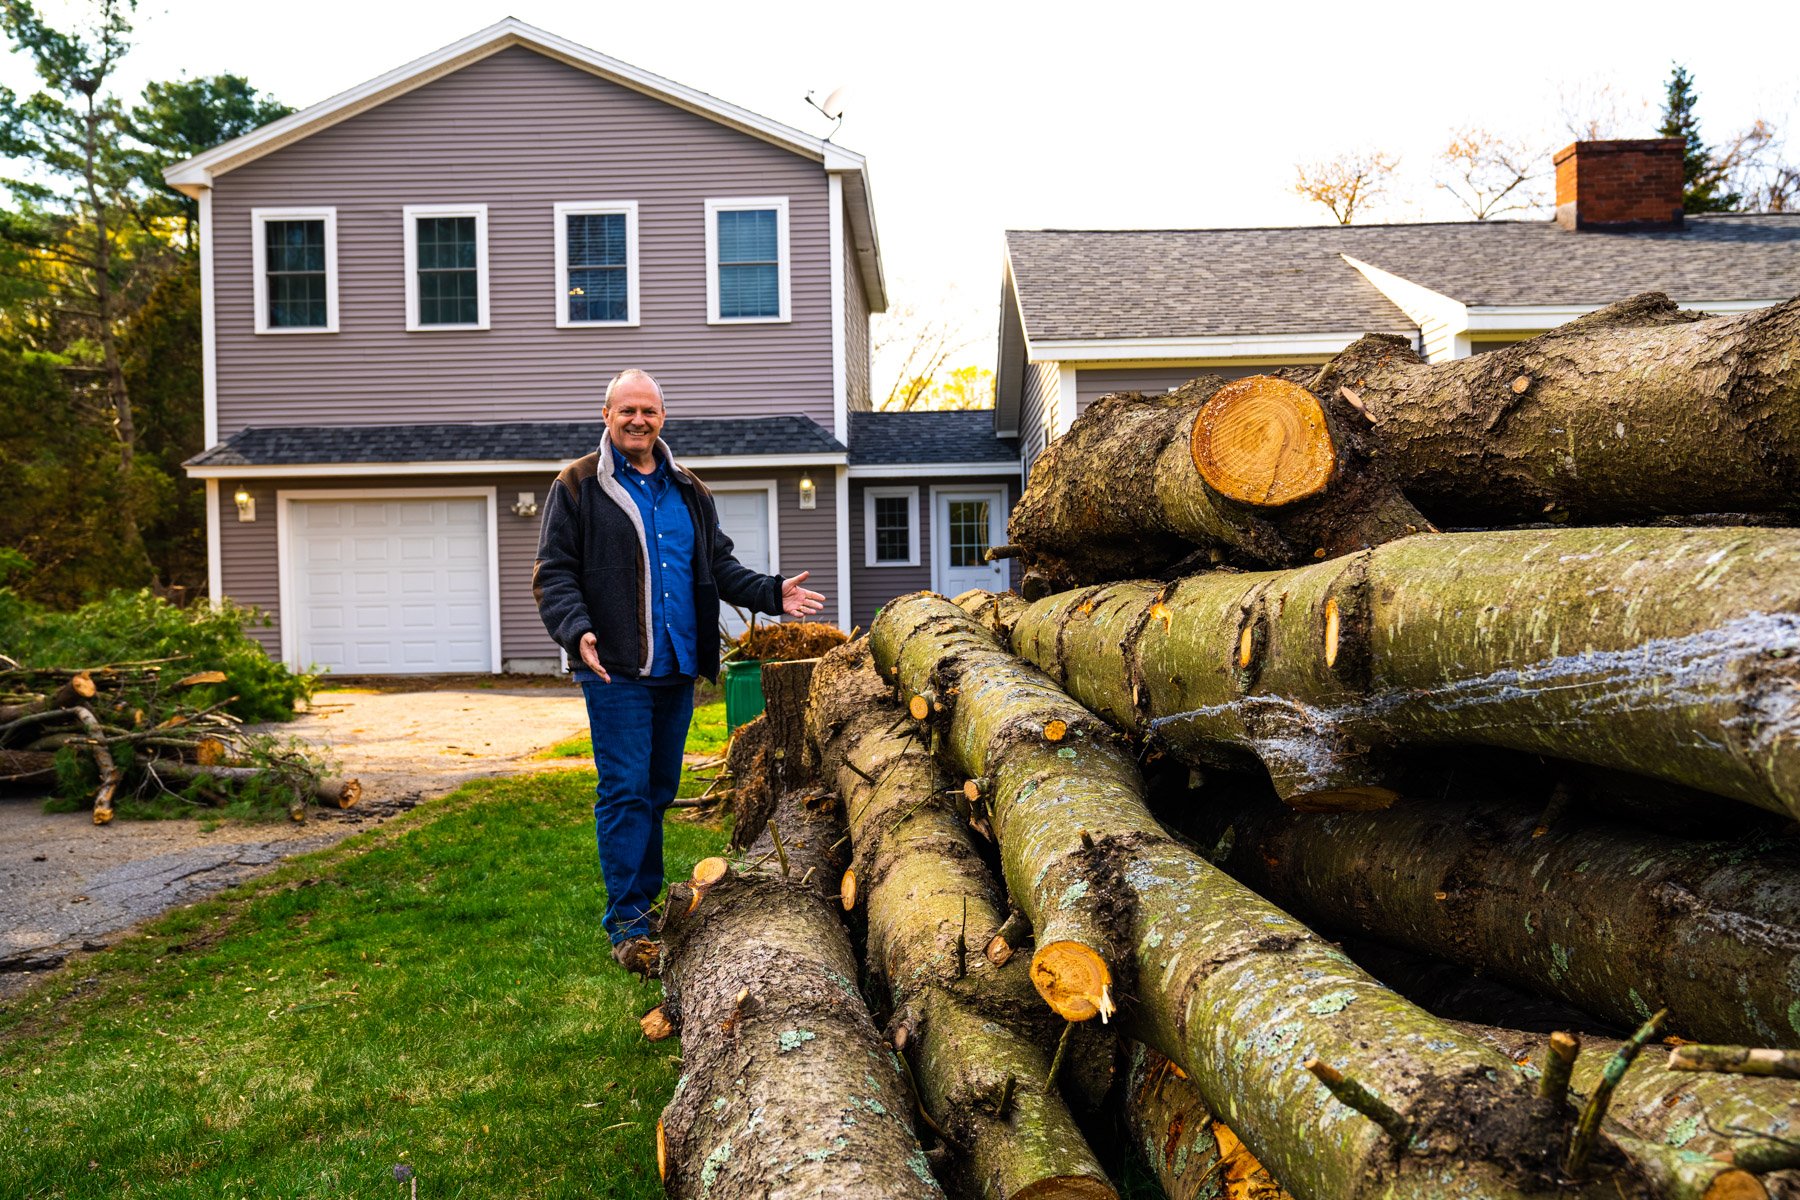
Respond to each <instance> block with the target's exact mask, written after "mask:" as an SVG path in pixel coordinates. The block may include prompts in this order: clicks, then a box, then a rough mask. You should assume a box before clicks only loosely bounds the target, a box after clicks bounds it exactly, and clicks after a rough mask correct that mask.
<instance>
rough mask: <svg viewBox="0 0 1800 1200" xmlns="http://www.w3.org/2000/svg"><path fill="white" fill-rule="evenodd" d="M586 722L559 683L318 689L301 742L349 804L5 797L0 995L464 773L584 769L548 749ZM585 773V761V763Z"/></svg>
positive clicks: (439, 791)
mask: <svg viewBox="0 0 1800 1200" xmlns="http://www.w3.org/2000/svg"><path fill="white" fill-rule="evenodd" d="M586 730H587V710H586V708H585V707H584V706H583V704H582V700H581V692H580V691H579V690H578V689H577V688H575V687H572V686H571V685H569V684H568V683H566V682H553V683H538V682H535V681H519V680H507V681H501V682H495V681H492V680H487V679H480V680H466V681H465V680H451V681H443V682H442V685H441V686H439V687H437V688H434V689H431V690H422V689H421V684H420V682H418V681H407V682H404V683H396V684H395V685H393V686H374V687H369V688H354V689H345V690H336V691H322V692H320V693H319V694H318V695H317V696H316V697H315V698H314V701H313V705H312V708H311V709H310V710H309V711H308V712H306V713H305V714H303V715H302V716H300V717H299V718H298V719H296V720H294V721H292V722H289V723H287V724H284V725H280V726H274V727H271V731H272V732H277V733H280V734H283V735H290V736H294V737H298V738H301V739H303V740H305V741H307V742H309V743H311V744H312V745H314V746H317V747H318V748H320V749H321V750H322V751H323V752H324V753H325V754H326V755H327V756H328V757H329V758H331V759H332V760H333V761H334V762H336V763H337V764H338V766H339V769H340V770H341V773H343V774H346V775H353V776H355V777H357V778H358V779H360V780H361V781H362V784H363V795H362V800H361V801H360V802H359V803H358V804H357V806H356V807H355V808H352V809H349V810H346V811H344V812H336V811H331V810H326V809H314V810H312V812H313V815H312V817H311V818H310V819H309V820H308V821H307V822H306V823H305V824H303V825H295V824H292V823H289V822H285V821H283V822H278V823H267V824H264V823H250V822H241V821H231V822H225V823H222V824H220V825H218V826H217V827H216V828H213V829H211V830H210V831H209V830H207V829H206V828H205V826H206V824H207V823H206V822H203V821H198V820H189V821H115V822H113V823H112V824H111V825H103V826H99V827H96V826H95V825H94V824H93V823H92V818H91V817H90V815H89V814H87V813H85V812H76V813H46V812H44V811H43V802H42V799H41V798H37V797H5V798H0V996H5V995H8V994H10V993H13V992H16V991H18V990H19V989H20V988H22V987H23V986H25V984H26V983H27V982H28V981H29V979H30V978H31V976H32V975H33V974H35V973H36V972H40V971H44V970H48V969H50V968H52V967H55V966H57V965H59V964H61V963H62V962H63V960H64V959H65V958H67V957H68V956H69V955H70V954H71V953H75V952H79V951H82V950H97V949H100V948H102V947H103V946H105V944H106V943H107V942H108V941H109V940H111V939H112V938H114V937H116V936H117V935H118V934H119V933H120V931H122V930H125V929H128V928H130V927H131V926H132V925H135V924H137V923H138V922H139V921H143V920H146V919H148V918H150V917H153V916H156V915H157V914H158V913H162V912H166V911H168V910H169V909H171V908H175V907H177V906H179V905H182V904H187V903H190V902H192V901H193V900H195V899H198V898H199V897H201V896H203V895H205V894H207V893H208V892H213V891H217V890H219V889H220V888H224V887H228V886H230V885H232V884H234V883H238V882H241V881H242V880H244V879H248V878H250V877H251V876H252V875H255V874H257V873H259V872H260V871H263V870H266V869H268V868H269V867H270V866H272V865H273V864H275V863H277V862H279V861H280V860H281V859H283V858H286V857H289V856H291V855H295V854H304V853H306V852H308V851H311V850H318V849H321V848H323V847H325V846H329V845H331V844H332V843H333V842H336V841H339V840H341V839H343V838H345V837H348V836H349V835H351V834H352V833H356V832H358V831H359V830H362V829H366V828H369V827H370V826H372V825H375V824H379V823H380V822H381V821H383V820H385V819H386V818H388V817H390V816H392V815H394V814H395V813H398V812H403V811H405V810H406V809H409V808H411V807H413V806H414V805H416V804H419V803H421V802H422V801H426V800H430V799H433V798H435V797H438V796H442V795H444V794H445V793H447V792H449V791H451V790H453V789H454V788H456V787H457V786H458V785H459V784H462V783H465V782H467V781H468V780H471V779H479V778H482V777H484V776H490V775H511V774H516V773H518V772H521V771H532V770H565V771H566V770H570V769H579V768H581V767H582V766H583V765H584V764H583V762H582V760H580V759H569V758H565V759H556V760H544V759H540V758H538V757H537V755H538V753H539V752H540V751H542V750H543V749H544V748H545V747H547V746H550V745H552V744H554V743H556V742H559V741H562V740H564V739H566V738H569V737H573V736H575V735H577V734H580V733H584V732H586ZM589 769H591V767H590V768H589Z"/></svg>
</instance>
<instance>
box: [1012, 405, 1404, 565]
mask: <svg viewBox="0 0 1800 1200" xmlns="http://www.w3.org/2000/svg"><path fill="white" fill-rule="evenodd" d="M1265 399H1266V400H1267V401H1268V402H1267V403H1266V404H1265V403H1263V401H1264V400H1265ZM1333 409H1335V410H1337V411H1335V412H1333V411H1329V410H1333ZM1271 413H1272V414H1275V415H1276V417H1277V419H1276V420H1273V421H1269V420H1265V419H1263V417H1264V416H1265V415H1267V414H1271ZM1289 413H1294V414H1296V415H1295V416H1294V418H1293V419H1292V420H1289V421H1283V420H1280V419H1279V417H1280V416H1282V415H1285V414H1289ZM1346 414H1347V415H1348V419H1346ZM1359 425H1360V426H1366V425H1367V422H1366V421H1364V420H1363V419H1362V418H1361V417H1360V416H1359V415H1358V414H1356V413H1355V412H1354V411H1353V410H1351V409H1350V408H1349V407H1348V406H1347V405H1345V404H1344V403H1342V402H1341V401H1338V402H1333V401H1330V400H1327V401H1325V402H1323V403H1321V401H1320V400H1319V399H1318V398H1316V397H1314V396H1313V395H1312V394H1311V393H1309V392H1307V391H1306V390H1305V389H1304V388H1302V387H1300V386H1299V385H1298V384H1296V383H1291V382H1288V381H1287V380H1285V379H1280V378H1276V377H1272V376H1255V377H1252V378H1251V379H1241V380H1233V381H1231V382H1226V381H1225V380H1224V379H1222V378H1220V377H1218V376H1216V375H1206V376H1202V377H1201V378H1199V379H1196V380H1194V381H1192V382H1191V383H1188V384H1186V385H1184V386H1183V387H1182V388H1180V389H1179V390H1178V391H1175V392H1173V393H1170V394H1168V395H1164V396H1144V395H1140V394H1138V393H1136V392H1122V393H1118V394H1116V395H1112V396H1107V397H1104V398H1102V399H1101V400H1099V401H1096V402H1095V403H1094V404H1093V405H1092V406H1090V407H1089V408H1088V409H1087V411H1086V412H1084V413H1083V414H1082V415H1081V416H1080V418H1078V419H1077V420H1076V422H1075V424H1074V425H1073V426H1071V427H1070V429H1069V431H1068V432H1067V433H1066V434H1064V435H1063V436H1062V437H1060V438H1058V439H1057V440H1056V441H1055V442H1054V443H1052V444H1051V445H1050V447H1049V448H1048V449H1047V450H1045V452H1044V454H1043V455H1042V456H1041V457H1040V458H1039V459H1038V460H1037V461H1036V462H1035V463H1033V464H1032V469H1031V481H1030V483H1029V484H1028V485H1027V486H1026V488H1025V493H1024V495H1023V496H1021V497H1020V499H1019V503H1018V505H1017V506H1016V507H1015V508H1014V509H1013V513H1012V519H1011V522H1010V524H1009V525H1008V536H1009V537H1010V538H1011V540H1012V542H1013V544H1014V545H1015V546H1016V547H1018V550H1019V554H1018V558H1019V560H1020V566H1021V568H1022V570H1023V571H1024V572H1025V575H1026V577H1027V578H1029V579H1032V580H1033V581H1034V583H1035V581H1037V580H1042V581H1043V585H1044V586H1046V587H1048V588H1049V589H1051V590H1054V589H1057V588H1064V587H1072V586H1075V585H1077V584H1081V583H1097V582H1103V581H1106V580H1111V579H1120V578H1134V577H1139V578H1141V577H1143V576H1145V575H1155V574H1158V573H1160V572H1162V571H1164V570H1166V569H1168V568H1170V567H1173V566H1174V565H1175V564H1177V563H1182V562H1187V563H1188V564H1189V569H1193V566H1194V564H1195V563H1196V562H1197V563H1198V564H1199V565H1205V564H1206V563H1207V562H1209V561H1210V562H1215V563H1216V562H1223V561H1231V562H1234V563H1237V564H1239V565H1249V566H1292V565H1296V564H1298V563H1303V562H1310V561H1312V559H1313V556H1314V554H1315V553H1316V552H1318V551H1320V550H1323V551H1324V553H1325V554H1327V555H1331V556H1334V557H1335V556H1336V555H1339V554H1343V553H1347V552H1348V551H1351V550H1357V549H1360V548H1362V547H1364V546H1371V545H1376V544H1378V543H1381V542H1385V541H1390V540H1392V539H1393V538H1396V537H1403V536H1405V535H1406V534H1408V533H1416V532H1418V531H1420V530H1422V529H1429V528H1430V527H1431V525H1430V522H1429V521H1427V520H1426V519H1425V518H1424V517H1423V516H1422V515H1421V514H1420V513H1419V511H1418V510H1417V509H1415V508H1414V507H1413V506H1412V504H1411V502H1409V501H1408V500H1407V499H1406V498H1405V497H1404V496H1402V495H1401V494H1400V490H1399V488H1398V487H1396V486H1395V485H1394V483H1393V481H1392V480H1391V479H1390V478H1389V477H1388V475H1387V474H1386V471H1385V469H1384V468H1382V467H1381V465H1380V464H1379V463H1378V462H1377V461H1376V460H1373V459H1371V458H1370V457H1369V455H1368V453H1367V448H1366V445H1365V438H1364V437H1363V435H1362V433H1361V431H1360V430H1359V429H1358V428H1357V426H1359ZM1263 447H1275V448H1279V449H1280V450H1282V451H1286V452H1288V453H1286V454H1285V455H1278V456H1270V455H1262V454H1257V453H1255V452H1256V451H1257V450H1259V449H1260V448H1263ZM1245 459H1252V460H1254V461H1253V462H1251V464H1250V466H1249V467H1248V469H1240V470H1237V471H1231V472H1228V473H1227V474H1226V475H1225V476H1223V477H1221V478H1219V480H1218V482H1219V485H1220V486H1219V487H1215V486H1213V485H1212V484H1211V483H1209V482H1208V480H1207V478H1205V477H1204V476H1203V475H1202V471H1201V466H1200V464H1201V463H1202V462H1203V461H1204V462H1206V463H1207V464H1209V465H1220V466H1223V465H1225V464H1238V463H1241V462H1243V460H1245ZM1276 459H1280V460H1281V461H1276ZM1293 459H1300V460H1305V462H1304V464H1303V465H1302V466H1301V467H1299V468H1298V469H1294V468H1290V466H1289V464H1288V461H1287V460H1293ZM1289 475H1295V476H1297V477H1298V478H1296V479H1293V480H1290V479H1289V478H1288V476H1289ZM1245 478H1249V479H1250V480H1251V485H1250V486H1249V487H1240V486H1236V484H1235V483H1234V482H1233V481H1242V480H1244V479H1245ZM1221 488H1230V489H1231V490H1232V491H1235V492H1237V493H1238V494H1239V498H1234V497H1233V496H1232V495H1228V494H1226V492H1225V491H1222V490H1221ZM1307 488H1310V489H1311V490H1305V489H1307ZM1302 491H1304V494H1303V495H1302V494H1299V493H1300V492H1302ZM1272 496H1279V498H1281V499H1282V500H1283V501H1284V503H1283V504H1281V505H1280V506H1270V505H1266V504H1260V505H1259V504H1257V503H1253V502H1252V501H1251V500H1250V499H1248V498H1249V497H1254V498H1255V499H1256V500H1266V499H1268V498H1271V497H1272ZM1028 594H1030V593H1029V591H1028Z"/></svg>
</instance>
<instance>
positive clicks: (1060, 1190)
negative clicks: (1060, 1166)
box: [1010, 1175, 1119, 1200]
mask: <svg viewBox="0 0 1800 1200" xmlns="http://www.w3.org/2000/svg"><path fill="white" fill-rule="evenodd" d="M1118 1195H1119V1193H1118V1192H1116V1191H1114V1190H1113V1189H1112V1187H1111V1185H1109V1184H1108V1183H1107V1182H1106V1181H1105V1180H1103V1179H1095V1178H1093V1177H1092V1176H1089V1175H1060V1176H1057V1177H1055V1178H1053V1179H1040V1180H1037V1181H1036V1182H1035V1183H1033V1184H1032V1185H1031V1186H1030V1187H1026V1188H1021V1189H1020V1190H1019V1191H1016V1192H1014V1193H1013V1194H1012V1196H1011V1198H1010V1200H1118Z"/></svg>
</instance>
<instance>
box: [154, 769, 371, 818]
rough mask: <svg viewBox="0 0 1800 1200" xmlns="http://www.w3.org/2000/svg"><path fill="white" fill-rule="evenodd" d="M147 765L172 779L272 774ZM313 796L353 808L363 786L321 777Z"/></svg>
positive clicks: (248, 777) (244, 778) (247, 778)
mask: <svg viewBox="0 0 1800 1200" xmlns="http://www.w3.org/2000/svg"><path fill="white" fill-rule="evenodd" d="M147 765H149V766H151V767H154V768H155V770H156V773H157V774H158V775H164V776H167V777H168V778H170V779H189V780H191V779H220V780H230V781H232V782H235V783H247V782H249V781H250V780H252V779H256V778H258V777H260V776H262V775H265V774H267V773H268V768H266V767H226V766H210V767H209V766H202V765H201V764H199V763H187V762H180V761H177V760H173V759H167V758H159V759H155V760H154V761H152V762H150V763H149V764H147ZM310 794H311V796H312V799H314V800H315V801H317V802H318V803H320V804H324V805H328V806H330V807H332V808H349V807H350V806H351V805H353V804H355V803H356V802H357V801H358V800H359V799H361V798H362V783H361V781H360V780H356V779H330V778H325V777H320V778H318V779H315V780H313V783H312V788H311V792H310Z"/></svg>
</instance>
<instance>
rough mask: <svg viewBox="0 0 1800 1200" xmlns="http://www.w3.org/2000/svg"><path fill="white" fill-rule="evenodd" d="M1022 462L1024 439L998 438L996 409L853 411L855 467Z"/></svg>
mask: <svg viewBox="0 0 1800 1200" xmlns="http://www.w3.org/2000/svg"><path fill="white" fill-rule="evenodd" d="M1018 461H1019V443H1018V440H1017V439H1015V438H997V437H995V436H994V410H993V409H991V408H978V409H969V410H965V411H961V412H853V413H851V414H850V464H851V465H852V466H909V465H919V464H923V463H1016V462H1018Z"/></svg>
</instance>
